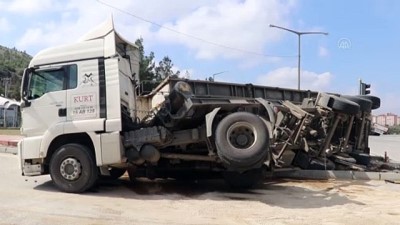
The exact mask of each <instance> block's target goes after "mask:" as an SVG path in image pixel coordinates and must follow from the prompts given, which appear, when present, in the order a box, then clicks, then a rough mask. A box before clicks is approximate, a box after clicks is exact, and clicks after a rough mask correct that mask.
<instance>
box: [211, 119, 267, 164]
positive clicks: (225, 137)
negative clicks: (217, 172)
mask: <svg viewBox="0 0 400 225" xmlns="http://www.w3.org/2000/svg"><path fill="white" fill-rule="evenodd" d="M215 145H216V147H217V153H218V156H219V157H220V159H221V160H222V162H223V163H224V165H225V166H226V167H227V168H229V169H241V170H248V169H252V168H256V167H259V166H260V165H261V164H262V163H263V162H264V160H265V159H266V157H267V154H268V145H269V136H268V132H267V128H266V126H265V125H264V122H263V121H262V120H261V119H260V118H258V117H257V116H256V115H254V114H251V113H248V112H236V113H232V114H230V115H228V116H226V117H225V118H224V119H222V121H221V122H220V123H219V124H218V126H217V130H216V133H215Z"/></svg>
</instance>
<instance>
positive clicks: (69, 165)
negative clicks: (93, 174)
mask: <svg viewBox="0 0 400 225" xmlns="http://www.w3.org/2000/svg"><path fill="white" fill-rule="evenodd" d="M81 168H82V165H81V163H80V162H79V161H78V160H77V159H75V158H66V159H64V161H62V162H61V165H60V172H61V175H62V176H63V177H64V178H65V179H66V180H71V181H73V180H77V179H78V178H79V177H80V175H81V172H82V169H81Z"/></svg>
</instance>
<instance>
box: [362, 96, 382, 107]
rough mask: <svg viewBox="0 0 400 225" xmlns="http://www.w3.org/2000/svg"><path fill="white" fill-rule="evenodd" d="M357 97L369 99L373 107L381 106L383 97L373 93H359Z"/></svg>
mask: <svg viewBox="0 0 400 225" xmlns="http://www.w3.org/2000/svg"><path fill="white" fill-rule="evenodd" d="M357 97H360V98H364V99H368V100H370V101H371V102H372V109H379V107H381V99H380V98H378V97H376V96H373V95H357Z"/></svg>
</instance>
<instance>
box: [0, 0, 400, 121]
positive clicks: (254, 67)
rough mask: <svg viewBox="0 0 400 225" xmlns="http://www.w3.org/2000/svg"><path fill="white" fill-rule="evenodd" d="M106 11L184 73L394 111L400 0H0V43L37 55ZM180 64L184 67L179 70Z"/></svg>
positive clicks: (75, 36) (399, 80) (73, 37)
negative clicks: (364, 86)
mask: <svg viewBox="0 0 400 225" xmlns="http://www.w3.org/2000/svg"><path fill="white" fill-rule="evenodd" d="M110 15H112V16H113V19H114V24H115V27H116V30H117V31H118V32H119V33H120V34H121V35H122V36H124V37H125V38H126V39H128V40H131V41H132V42H134V41H135V40H136V39H138V38H140V37H141V38H143V40H144V46H145V51H146V53H149V52H151V51H153V52H154V53H155V55H156V59H157V61H159V60H161V59H162V58H163V57H164V56H169V57H170V58H171V59H172V61H173V63H174V65H175V69H176V70H180V71H181V74H183V75H185V76H186V75H188V76H189V77H190V78H191V79H202V80H203V79H205V78H206V77H212V76H213V75H214V77H215V80H216V81H223V82H238V83H253V84H258V85H267V86H277V87H284V88H293V89H296V88H297V82H298V80H297V68H298V64H297V59H298V58H297V56H298V39H297V36H296V35H295V34H293V33H290V32H287V31H284V30H281V29H277V28H271V27H270V26H269V25H270V24H274V25H277V26H281V27H286V28H289V29H292V30H296V31H302V32H303V31H304V32H308V31H321V32H328V33H329V35H327V36H326V35H320V34H313V35H311V34H310V35H303V36H302V37H301V83H300V84H301V89H305V90H314V91H324V92H334V93H340V94H347V95H356V94H358V88H359V80H360V79H361V80H362V81H363V82H364V83H368V84H371V88H370V89H371V94H372V95H375V96H378V97H380V98H381V101H382V103H381V108H380V109H378V110H375V111H374V112H373V114H381V113H389V112H391V113H396V114H398V115H400V101H398V100H396V99H398V98H399V97H398V96H400V87H399V84H400V76H399V75H398V74H397V73H398V69H399V63H398V61H397V60H398V59H397V57H398V55H399V53H400V22H399V21H400V1H396V0H363V1H362V0H356V1H346V0H326V1H320V0H197V1H187V0H169V1H161V0H118V1H116V0H84V1H82V0H69V1H67V0H0V45H3V46H7V47H11V48H12V47H16V48H17V49H18V50H21V51H26V52H27V53H28V54H30V55H35V54H36V53H38V52H39V51H40V50H42V49H45V48H48V47H54V46H57V45H64V44H69V43H74V42H76V41H78V40H79V38H80V37H81V36H83V35H84V34H86V33H87V32H88V31H89V30H91V29H92V28H94V27H96V26H97V25H99V24H101V23H102V22H104V21H106V20H107V19H108V18H109V17H110ZM186 71H187V72H186Z"/></svg>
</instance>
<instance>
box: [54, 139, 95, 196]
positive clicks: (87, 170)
mask: <svg viewBox="0 0 400 225" xmlns="http://www.w3.org/2000/svg"><path fill="white" fill-rule="evenodd" d="M50 176H51V179H52V180H53V183H54V184H55V185H56V187H57V188H58V189H60V190H61V191H64V192H69V193H81V192H84V191H86V190H88V189H89V188H91V187H92V186H93V185H94V183H95V182H96V180H97V178H98V169H97V167H96V162H95V158H94V155H93V154H92V153H91V152H90V150H89V149H88V148H87V147H86V146H83V145H80V144H66V145H63V146H61V147H60V148H59V149H57V150H56V152H55V153H54V154H53V156H52V157H51V160H50Z"/></svg>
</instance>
